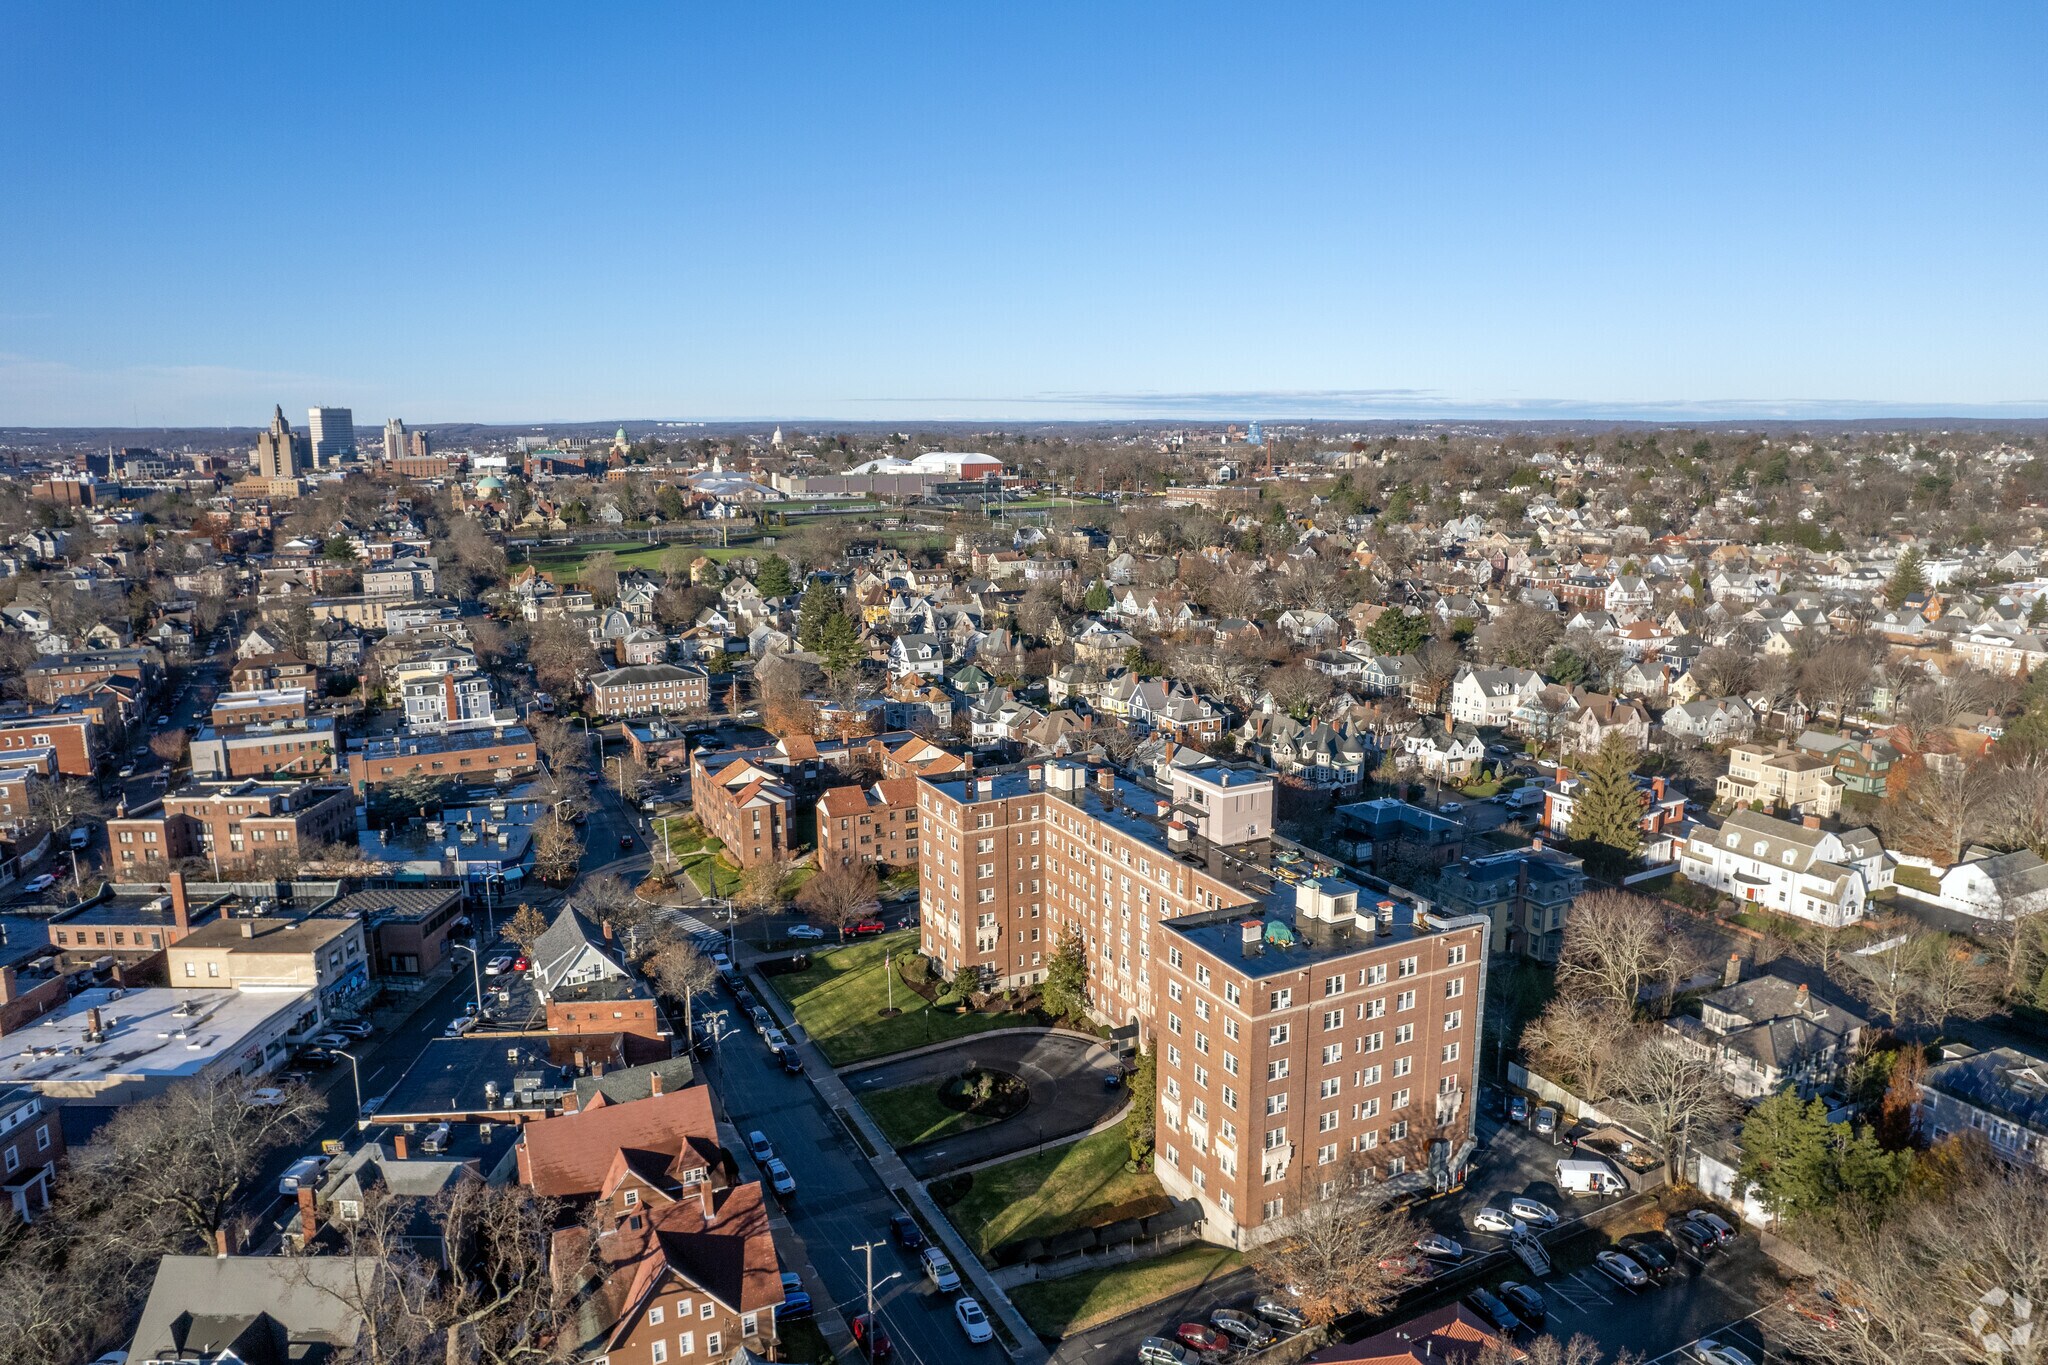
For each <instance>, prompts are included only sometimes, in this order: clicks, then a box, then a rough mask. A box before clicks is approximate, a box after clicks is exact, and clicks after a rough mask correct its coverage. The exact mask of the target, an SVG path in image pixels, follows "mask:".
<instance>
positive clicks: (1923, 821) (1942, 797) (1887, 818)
mask: <svg viewBox="0 0 2048 1365" xmlns="http://www.w3.org/2000/svg"><path fill="white" fill-rule="evenodd" d="M1986 776H1988V774H1986V773H1985V772H1983V771H1982V769H1981V765H1979V766H1976V767H1972V766H1967V765H1965V764H1964V763H1963V762H1961V761H1960V760H1956V759H1950V760H1948V761H1945V762H1939V763H1922V764H1919V765H1915V769H1914V770H1913V771H1909V772H1900V771H1898V769H1896V768H1894V770H1893V773H1892V778H1891V784H1892V785H1891V791H1890V793H1889V794H1888V795H1887V796H1886V798H1885V803H1884V809H1883V812H1882V814H1881V817H1880V818H1881V823H1882V824H1883V826H1884V834H1885V843H1886V844H1887V845H1888V846H1890V847H1894V848H1904V849H1907V850H1909V851H1912V852H1917V853H1921V854H1923V855H1925V856H1927V857H1930V858H1933V859H1935V860H1937V861H1939V862H1942V863H1953V862H1955V861H1956V860H1957V859H1959V858H1961V857H1962V855H1963V850H1964V849H1965V848H1967V847H1969V845H1970V844H1971V843H1972V842H1974V841H1975V840H1977V839H1980V838H1983V837H1984V836H1985V835H1986V834H1987V833H1989V832H1990V829H1991V827H1992V824H1993V821H1994V820H1995V819H1996V818H1997V816H1998V814H1999V796H2000V793H1999V790H1998V785H1997V784H1996V783H1995V782H1987V781H1985V780H1984V778H1985V777H1986Z"/></svg>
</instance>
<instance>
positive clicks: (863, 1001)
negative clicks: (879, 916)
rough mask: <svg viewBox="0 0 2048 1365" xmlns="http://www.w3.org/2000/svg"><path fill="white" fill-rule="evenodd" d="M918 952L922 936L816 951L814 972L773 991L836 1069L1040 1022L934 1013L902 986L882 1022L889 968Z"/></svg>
mask: <svg viewBox="0 0 2048 1365" xmlns="http://www.w3.org/2000/svg"><path fill="white" fill-rule="evenodd" d="M916 952H917V931H916V930H914V929H906V930H902V931H900V932H898V933H894V934H882V935H879V936H877V937H875V938H871V939H864V940H862V941H861V942H859V943H848V944H845V945H843V946H841V947H837V948H831V949H827V950H826V951H823V952H814V953H812V954H811V965H810V967H809V968H807V969H806V970H804V971H801V972H790V973H788V974H786V975H782V976H777V977H772V978H770V981H769V984H770V985H771V986H773V987H774V989H775V993H776V994H777V995H780V996H781V997H782V998H783V999H784V1000H785V1001H787V1002H788V1004H789V1007H790V1009H792V1010H794V1011H795V1012H796V1017H797V1022H798V1023H800V1024H802V1025H803V1026H804V1031H805V1032H806V1033H808V1034H810V1036H811V1041H813V1042H815V1043H816V1044H817V1045H818V1047H819V1049H820V1050H821V1051H822V1052H824V1054H825V1059H826V1060H827V1061H829V1062H831V1063H832V1064H833V1065H834V1066H844V1065H846V1064H847V1063H848V1062H858V1061H865V1060H866V1059H868V1058H870V1057H885V1056H887V1055H888V1054H890V1053H892V1052H902V1051H904V1050H905V1049H907V1048H913V1047H922V1046H924V1045H925V1044H926V1043H943V1042H948V1041H950V1040H952V1039H954V1038H967V1037H972V1036H973V1035H974V1034H977V1033H986V1032H988V1031H989V1030H990V1029H996V1028H1012V1027H1016V1026H1019V1025H1025V1024H1030V1023H1032V1022H1034V1021H1033V1020H1032V1019H1031V1017H1030V1016H1029V1015H1023V1014H1011V1013H1009V1012H1007V1011H1000V1012H991V1013H980V1012H977V1011H973V1010H967V1011H964V1012H961V1013H954V1012H953V1011H952V1010H951V1009H944V1010H941V1009H934V1008H933V1007H932V1005H931V1002H929V1001H927V1000H926V999H925V998H924V997H923V996H921V995H919V994H917V992H915V991H913V990H911V989H910V987H909V985H908V984H906V983H905V982H903V981H902V980H900V979H899V980H898V981H897V982H896V983H895V993H894V1003H895V1008H896V1010H897V1013H896V1014H893V1015H889V1016H887V1017H884V1011H886V1010H887V1009H888V1008H889V1007H890V1003H891V996H890V982H889V976H888V973H889V972H890V971H892V970H896V967H895V966H894V965H890V966H888V967H885V966H884V963H885V962H887V963H891V964H897V963H900V962H901V961H902V959H904V958H906V957H909V956H910V955H912V954H914V953H916Z"/></svg>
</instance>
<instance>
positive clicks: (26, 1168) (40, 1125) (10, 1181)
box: [0, 1085, 64, 1222]
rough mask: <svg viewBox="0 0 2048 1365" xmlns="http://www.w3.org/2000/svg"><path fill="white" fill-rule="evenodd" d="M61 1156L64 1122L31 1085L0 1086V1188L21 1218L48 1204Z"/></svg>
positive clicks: (26, 1218) (32, 1216) (32, 1215)
mask: <svg viewBox="0 0 2048 1365" xmlns="http://www.w3.org/2000/svg"><path fill="white" fill-rule="evenodd" d="M63 1157H64V1125H63V1124H61V1123H59V1122H58V1121H57V1110H56V1108H55V1106H54V1105H52V1104H51V1103H50V1101H49V1100H47V1099H45V1098H43V1096H42V1095H41V1093H39V1092H38V1091H37V1090H35V1089H34V1088H33V1087H31V1086H26V1085H8V1086H0V1192H4V1193H5V1194H6V1196H7V1199H8V1202H10V1203H11V1204H13V1205H14V1211H15V1213H17V1214H19V1215H20V1216H21V1218H22V1221H24V1222H34V1221H35V1218H36V1215H37V1214H39V1213H41V1212H42V1211H43V1210H44V1209H47V1208H48V1207H50V1183H51V1179H52V1177H53V1176H55V1175H56V1172H57V1163H58V1162H59V1161H60V1160H62V1159H63Z"/></svg>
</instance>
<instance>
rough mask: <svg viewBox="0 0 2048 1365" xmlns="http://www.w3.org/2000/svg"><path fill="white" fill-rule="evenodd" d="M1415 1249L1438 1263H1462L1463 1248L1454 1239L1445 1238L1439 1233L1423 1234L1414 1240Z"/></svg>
mask: <svg viewBox="0 0 2048 1365" xmlns="http://www.w3.org/2000/svg"><path fill="white" fill-rule="evenodd" d="M1415 1249H1416V1250H1417V1251H1419V1252H1421V1253H1422V1254H1423V1255H1425V1256H1428V1257H1430V1258H1431V1259H1433V1260H1438V1261H1462V1260H1464V1259H1465V1248H1464V1247H1463V1246H1462V1245H1461V1244H1460V1243H1459V1242H1458V1240H1457V1239H1456V1238H1455V1237H1446V1236H1444V1235H1443V1234H1442V1233H1441V1232H1425V1233H1423V1234H1422V1235H1421V1236H1420V1237H1417V1238H1416V1239H1415Z"/></svg>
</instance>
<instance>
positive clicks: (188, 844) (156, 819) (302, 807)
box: [107, 778, 355, 881]
mask: <svg viewBox="0 0 2048 1365" xmlns="http://www.w3.org/2000/svg"><path fill="white" fill-rule="evenodd" d="M354 831H355V796H354V794H353V793H352V792H350V790H349V789H348V788H347V787H345V786H343V785H341V784H339V783H328V782H307V783H304V784H301V785H296V786H295V785H292V784H289V783H283V782H264V781H259V780H258V779H256V778H243V779H241V780H240V781H233V782H198V781H195V782H192V783H189V784H188V785H186V786H184V787H182V788H180V789H179V790H177V791H174V792H165V793H164V794H163V796H162V797H161V798H159V799H158V800H155V801H152V802H150V803H149V804H148V805H146V806H144V807H143V808H142V809H141V810H138V811H134V812H129V813H125V814H121V815H117V816H115V817H114V818H113V819H111V820H109V821H107V841H108V843H109V844H110V845H111V846H112V848H113V850H114V875H115V876H116V877H117V878H120V879H126V880H130V881H133V880H137V879H142V880H150V879H154V878H157V877H160V876H162V875H164V873H165V871H166V870H167V868H168V867H169V865H170V864H173V863H176V862H177V861H178V860H179V859H181V858H207V859H210V860H212V861H213V862H215V863H216V864H217V865H218V866H219V868H220V870H221V871H222V872H228V871H233V870H238V869H240V868H243V867H246V866H249V865H250V864H252V863H255V862H256V861H258V860H259V859H261V858H262V857H263V856H264V855H266V854H276V853H283V854H291V853H294V852H297V851H298V850H300V849H303V848H306V847H308V846H310V845H318V844H324V843H335V842H343V841H347V840H351V839H352V838H353V836H354Z"/></svg>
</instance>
